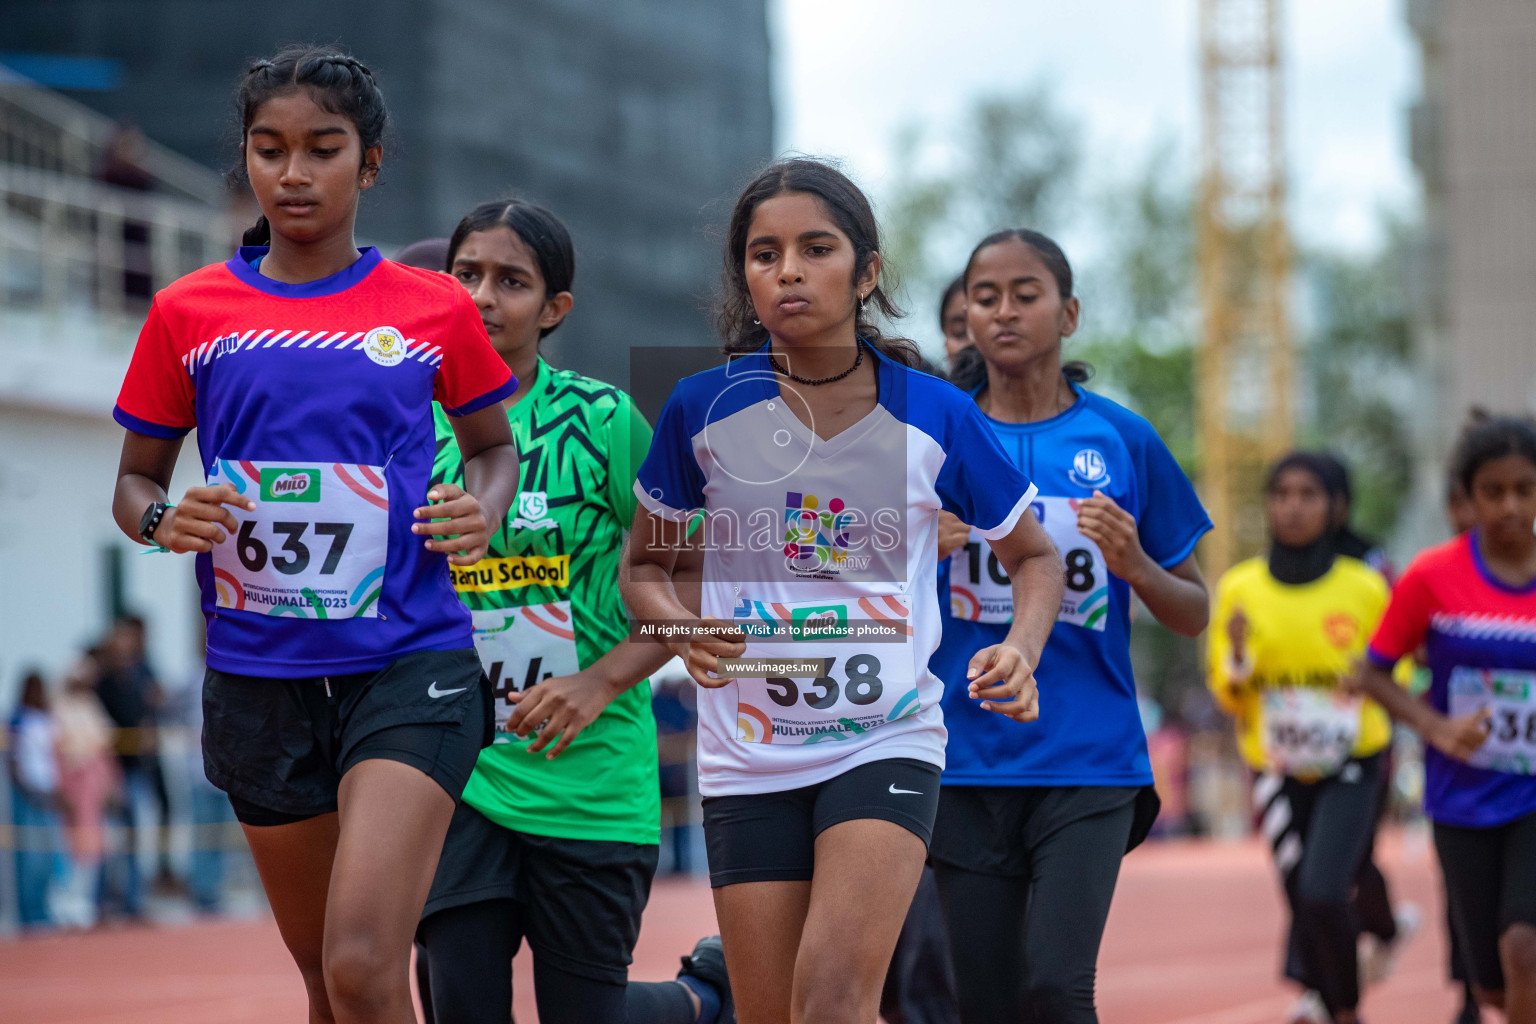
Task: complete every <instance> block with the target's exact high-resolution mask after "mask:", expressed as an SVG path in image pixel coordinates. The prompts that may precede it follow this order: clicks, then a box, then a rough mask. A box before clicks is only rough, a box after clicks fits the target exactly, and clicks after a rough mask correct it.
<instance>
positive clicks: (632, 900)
mask: <svg viewBox="0 0 1536 1024" xmlns="http://www.w3.org/2000/svg"><path fill="white" fill-rule="evenodd" d="M657 850H658V848H657V846H656V845H655V844H654V843H652V844H644V845H642V844H640V843H623V842H616V841H611V840H600V839H559V838H555V837H553V836H538V835H532V834H530V833H526V832H516V831H513V830H512V829H509V828H504V827H502V826H501V825H498V824H496V823H495V822H493V821H491V820H490V819H489V818H487V817H486V816H485V815H483V814H481V813H480V812H479V811H477V810H475V809H474V808H473V807H471V806H469V804H466V803H461V804H459V806H458V809H457V810H455V811H454V813H453V824H451V825H450V826H449V827H448V838H447V841H446V842H444V843H443V855H442V857H441V858H440V859H439V860H438V862H437V874H436V875H435V876H434V877H433V879H432V890H431V892H430V893H428V895H427V904H426V907H425V908H423V910H422V912H421V918H422V920H421V926H420V928H419V929H418V930H417V933H416V935H417V941H419V942H421V943H422V944H423V945H425V946H426V948H427V952H428V955H429V956H431V957H434V958H436V957H438V956H456V955H458V956H463V955H466V954H465V953H464V952H463V951H464V950H465V949H468V948H472V947H473V945H474V944H475V943H476V942H477V941H479V938H480V937H479V936H476V935H473V934H469V935H464V934H460V928H459V926H458V925H459V923H460V922H472V921H474V920H475V918H473V917H467V916H463V915H456V914H453V913H452V911H454V910H456V909H457V908H460V907H464V906H466V905H468V904H472V903H486V902H490V901H501V902H500V903H499V904H498V905H499V906H503V907H504V908H505V909H506V910H507V913H508V919H507V921H506V922H504V923H505V924H507V925H509V926H511V927H512V928H513V930H514V932H515V934H516V935H517V937H518V940H519V941H521V939H522V938H526V939H527V940H528V944H529V945H530V946H531V947H533V953H534V956H535V957H536V958H538V959H539V960H540V961H548V962H555V963H557V964H558V966H559V967H560V968H561V969H562V970H564V971H566V972H567V973H571V974H575V975H578V976H580V977H583V978H590V979H593V980H595V981H603V982H608V983H611V984H619V985H622V984H623V983H624V982H625V980H626V979H627V978H628V977H629V964H630V958H631V953H633V951H634V948H635V941H636V940H637V939H638V938H639V937H640V914H641V912H642V911H644V910H645V904H646V901H647V900H648V899H649V898H650V895H651V878H652V877H653V876H654V875H655V874H656V859H657Z"/></svg>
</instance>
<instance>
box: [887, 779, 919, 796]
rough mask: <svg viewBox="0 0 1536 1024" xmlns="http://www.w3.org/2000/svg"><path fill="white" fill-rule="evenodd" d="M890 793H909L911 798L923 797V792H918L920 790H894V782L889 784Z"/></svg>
mask: <svg viewBox="0 0 1536 1024" xmlns="http://www.w3.org/2000/svg"><path fill="white" fill-rule="evenodd" d="M891 792H892V793H910V794H912V795H913V796H922V795H923V791H922V790H920V789H897V788H896V783H894V782H893V783H891Z"/></svg>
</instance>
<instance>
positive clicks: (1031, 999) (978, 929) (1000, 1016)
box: [933, 803, 1136, 1024]
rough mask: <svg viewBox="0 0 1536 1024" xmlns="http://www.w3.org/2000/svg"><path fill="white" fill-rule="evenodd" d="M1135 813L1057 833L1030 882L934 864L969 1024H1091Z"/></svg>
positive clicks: (1090, 820)
mask: <svg viewBox="0 0 1536 1024" xmlns="http://www.w3.org/2000/svg"><path fill="white" fill-rule="evenodd" d="M1135 816H1136V806H1135V804H1134V803H1126V804H1124V805H1123V806H1121V807H1118V808H1115V809H1113V810H1110V811H1106V812H1104V813H1101V814H1096V815H1093V816H1091V817H1087V818H1081V819H1079V820H1077V821H1072V822H1069V823H1067V824H1065V825H1062V826H1061V827H1060V828H1058V829H1056V830H1055V831H1052V832H1050V833H1049V834H1048V835H1046V836H1044V837H1043V838H1042V839H1041V840H1040V841H1039V842H1038V843H1037V844H1036V845H1035V846H1034V848H1033V850H1032V851H1031V852H1030V870H1029V873H1028V874H1027V875H1022V876H1004V875H992V874H981V873H978V872H974V871H967V870H962V869H960V868H957V867H954V866H952V865H948V864H943V863H939V862H935V863H934V866H933V874H934V878H935V880H936V881H937V882H938V884H939V899H940V902H941V903H942V905H943V908H944V917H945V919H946V920H947V921H948V922H949V925H950V926H949V935H950V954H951V956H950V958H951V960H952V962H953V964H954V970H955V981H956V984H957V988H958V991H959V998H960V1019H961V1020H962V1021H964V1022H965V1024H1014V1022H1019V1021H1034V1022H1037V1024H1097V1022H1098V1019H1099V1017H1098V1013H1097V1011H1096V1010H1095V1009H1094V1003H1093V989H1094V977H1095V973H1096V970H1097V965H1098V959H1099V943H1100V941H1101V940H1102V939H1103V937H1104V923H1105V921H1106V920H1107V919H1108V918H1109V905H1110V901H1111V900H1112V899H1113V898H1114V895H1115V882H1116V880H1117V879H1118V878H1119V875H1120V859H1121V857H1122V856H1124V854H1125V847H1126V840H1127V837H1128V836H1129V835H1130V834H1131V826H1132V824H1133V822H1134V820H1135Z"/></svg>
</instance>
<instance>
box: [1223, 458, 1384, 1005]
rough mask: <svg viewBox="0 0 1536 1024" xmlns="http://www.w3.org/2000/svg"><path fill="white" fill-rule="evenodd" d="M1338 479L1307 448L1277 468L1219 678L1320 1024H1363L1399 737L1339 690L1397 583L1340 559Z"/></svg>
mask: <svg viewBox="0 0 1536 1024" xmlns="http://www.w3.org/2000/svg"><path fill="white" fill-rule="evenodd" d="M1332 479H1333V477H1332V474H1330V473H1329V472H1328V469H1327V465H1326V463H1325V462H1324V460H1323V459H1322V458H1320V457H1318V456H1316V455H1313V454H1310V453H1306V452H1297V453H1294V454H1291V455H1288V456H1286V457H1285V458H1283V459H1281V460H1280V461H1279V462H1278V463H1276V464H1275V466H1274V468H1273V469H1271V470H1270V474H1269V480H1268V484H1267V502H1266V508H1267V513H1268V520H1269V530H1270V537H1271V543H1270V550H1269V554H1268V556H1267V557H1264V558H1253V559H1249V560H1248V561H1246V562H1242V563H1240V564H1238V565H1236V566H1233V567H1232V568H1231V569H1230V570H1228V571H1227V572H1226V573H1225V574H1224V575H1223V576H1222V578H1221V580H1220V582H1219V583H1218V584H1217V587H1216V616H1215V621H1214V622H1213V623H1212V626H1213V629H1212V630H1211V634H1210V637H1211V642H1210V673H1209V682H1210V687H1211V692H1212V693H1213V694H1214V695H1215V697H1216V700H1217V703H1219V704H1220V705H1221V707H1222V708H1223V709H1224V710H1226V711H1227V712H1228V713H1229V714H1231V715H1232V716H1233V717H1234V718H1235V719H1236V720H1237V729H1238V745H1239V748H1240V749H1241V751H1242V755H1243V758H1244V759H1245V760H1246V761H1247V762H1248V764H1249V765H1250V766H1251V767H1252V768H1253V769H1254V770H1255V771H1256V772H1257V773H1259V774H1258V776H1257V778H1256V780H1255V783H1254V804H1255V807H1256V808H1257V809H1258V811H1259V812H1260V813H1261V814H1262V820H1263V829H1264V834H1265V837H1266V838H1267V839H1268V840H1269V842H1270V844H1271V847H1272V849H1273V851H1274V858H1275V866H1276V867H1277V868H1278V869H1279V870H1280V876H1281V879H1282V881H1283V883H1284V885H1285V893H1286V897H1287V899H1288V901H1289V902H1290V906H1291V915H1292V927H1293V933H1294V936H1295V940H1296V952H1297V953H1298V954H1299V958H1300V967H1301V971H1300V974H1301V978H1300V979H1298V980H1300V981H1301V982H1302V984H1303V986H1304V987H1305V988H1306V989H1308V990H1310V991H1314V992H1315V993H1316V994H1317V996H1316V998H1317V1000H1318V1001H1320V1003H1321V1006H1315V1007H1314V1008H1313V1012H1312V1014H1311V1019H1312V1020H1317V1021H1320V1022H1323V1024H1328V1022H1332V1024H1355V1022H1356V1020H1357V1018H1356V1013H1355V1010H1356V1005H1357V1004H1358V1002H1359V999H1360V989H1359V965H1358V962H1357V959H1356V953H1355V938H1356V929H1355V925H1354V920H1353V917H1352V914H1351V910H1350V905H1349V896H1350V889H1351V886H1352V883H1353V880H1354V877H1355V873H1356V871H1357V870H1358V869H1359V867H1360V865H1361V864H1362V863H1363V861H1364V859H1365V857H1366V855H1367V852H1368V851H1369V849H1370V844H1371V836H1372V833H1373V832H1374V830H1375V825H1376V812H1377V805H1378V801H1379V800H1380V798H1381V779H1382V771H1383V766H1382V760H1383V758H1382V756H1381V755H1382V751H1383V749H1385V748H1386V746H1387V744H1388V742H1389V741H1390V740H1391V735H1392V731H1391V725H1390V722H1389V721H1388V719H1387V716H1386V713H1385V712H1384V711H1382V709H1381V708H1380V706H1378V705H1376V704H1374V703H1372V702H1369V701H1364V700H1362V699H1360V698H1359V697H1357V696H1353V695H1351V694H1349V693H1346V692H1345V691H1344V689H1343V688H1341V686H1340V682H1341V680H1344V679H1346V678H1347V677H1349V676H1350V675H1351V673H1352V672H1353V669H1354V665H1355V663H1356V662H1357V661H1358V660H1359V659H1360V657H1361V656H1362V654H1363V653H1364V650H1365V644H1366V642H1367V641H1368V640H1369V639H1370V636H1371V633H1372V631H1373V630H1374V629H1375V628H1376V623H1377V621H1378V620H1379V619H1380V618H1381V614H1382V611H1383V610H1384V609H1385V607H1386V603H1387V582H1386V580H1385V579H1384V578H1383V577H1382V575H1381V574H1380V573H1378V572H1377V571H1376V570H1375V569H1372V568H1371V567H1370V566H1368V565H1366V564H1365V563H1364V562H1361V561H1359V560H1357V559H1354V558H1347V557H1344V556H1342V555H1339V554H1338V553H1337V551H1336V550H1335V547H1334V530H1333V528H1332V527H1331V526H1330V515H1329V512H1330V505H1331V502H1332V495H1331V494H1330V493H1329V491H1330V484H1331V481H1332ZM1301 1019H1307V1018H1306V1017H1303V1018H1301Z"/></svg>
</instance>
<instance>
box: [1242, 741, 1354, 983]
mask: <svg viewBox="0 0 1536 1024" xmlns="http://www.w3.org/2000/svg"><path fill="white" fill-rule="evenodd" d="M1381 761H1382V759H1381V756H1380V755H1375V756H1372V757H1367V758H1362V759H1360V760H1356V761H1349V762H1347V763H1346V764H1345V765H1344V768H1343V770H1342V771H1340V773H1339V774H1338V775H1336V776H1333V777H1331V778H1326V779H1322V780H1320V781H1317V782H1301V781H1299V780H1297V779H1294V778H1290V777H1285V776H1277V775H1270V774H1266V775H1262V776H1260V777H1259V779H1258V781H1257V782H1255V784H1254V794H1255V803H1256V804H1257V805H1258V808H1259V810H1260V811H1261V813H1262V816H1263V829H1264V835H1265V838H1266V839H1268V840H1269V842H1270V845H1271V847H1272V849H1273V851H1274V857H1275V866H1276V867H1277V868H1278V869H1279V871H1280V877H1281V881H1282V883H1283V884H1284V886H1285V896H1286V900H1287V902H1289V904H1290V907H1291V929H1292V930H1291V936H1292V939H1291V942H1290V943H1288V952H1289V951H1290V950H1291V949H1294V951H1295V953H1296V955H1297V956H1298V958H1299V959H1300V961H1301V964H1300V966H1301V971H1300V972H1299V973H1300V975H1301V977H1300V979H1299V980H1300V981H1301V983H1302V984H1303V985H1305V986H1306V987H1308V988H1311V989H1315V990H1316V991H1317V993H1318V995H1319V996H1321V997H1322V1000H1323V1005H1324V1006H1325V1007H1327V1008H1328V1012H1329V1013H1333V1014H1337V1013H1339V1012H1340V1011H1348V1012H1352V1011H1353V1010H1354V1009H1355V1008H1356V1006H1358V1005H1359V1002H1360V967H1359V962H1358V957H1357V954H1356V951H1355V939H1356V938H1357V937H1358V936H1359V934H1360V923H1359V919H1358V917H1357V916H1356V909H1355V906H1354V905H1353V903H1352V902H1351V899H1350V897H1351V891H1352V890H1353V889H1354V886H1355V879H1356V875H1357V873H1358V872H1359V871H1360V867H1361V865H1362V864H1363V863H1364V862H1365V859H1366V857H1367V855H1368V854H1369V852H1370V849H1371V840H1372V836H1373V835H1374V834H1375V831H1376V807H1377V801H1378V800H1379V798H1380V788H1379V785H1378V784H1379V781H1380V773H1381Z"/></svg>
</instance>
